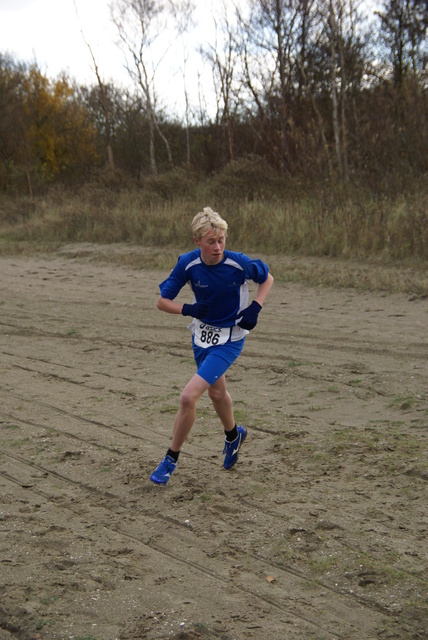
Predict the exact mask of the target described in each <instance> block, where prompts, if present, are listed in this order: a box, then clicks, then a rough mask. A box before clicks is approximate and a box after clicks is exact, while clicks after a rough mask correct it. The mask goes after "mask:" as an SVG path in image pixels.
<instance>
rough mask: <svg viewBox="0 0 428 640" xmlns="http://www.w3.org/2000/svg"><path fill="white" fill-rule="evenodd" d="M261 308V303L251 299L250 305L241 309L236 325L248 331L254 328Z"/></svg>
mask: <svg viewBox="0 0 428 640" xmlns="http://www.w3.org/2000/svg"><path fill="white" fill-rule="evenodd" d="M261 310H262V307H261V305H260V304H259V303H258V302H256V301H255V300H253V302H252V303H251V304H250V306H249V307H247V308H246V309H244V310H243V311H242V317H241V319H240V321H239V322H238V327H242V329H247V330H248V331H251V329H254V327H255V326H256V324H257V319H258V316H259V313H260V311H261Z"/></svg>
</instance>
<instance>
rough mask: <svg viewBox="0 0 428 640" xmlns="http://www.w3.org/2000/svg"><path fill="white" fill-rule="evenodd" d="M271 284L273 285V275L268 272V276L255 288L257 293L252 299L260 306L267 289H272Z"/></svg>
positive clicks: (267, 292) (264, 298) (267, 291)
mask: <svg viewBox="0 0 428 640" xmlns="http://www.w3.org/2000/svg"><path fill="white" fill-rule="evenodd" d="M272 285H273V276H272V274H270V273H268V277H267V278H266V280H265V281H264V282H262V284H259V287H258V289H257V295H256V297H255V298H254V300H255V301H256V302H258V303H259V305H260V306H261V307H262V306H263V303H264V301H265V300H266V298H267V297H268V294H269V291H270V290H271V289H272Z"/></svg>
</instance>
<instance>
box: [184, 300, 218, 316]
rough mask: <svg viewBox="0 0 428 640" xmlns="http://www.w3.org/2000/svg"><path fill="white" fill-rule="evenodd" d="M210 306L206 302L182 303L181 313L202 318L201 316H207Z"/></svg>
mask: <svg viewBox="0 0 428 640" xmlns="http://www.w3.org/2000/svg"><path fill="white" fill-rule="evenodd" d="M210 306H211V305H210V304H209V303H208V302H195V303H194V304H183V308H182V310H181V313H182V314H183V316H191V317H192V318H197V319H198V320H203V318H205V317H206V316H207V314H208V311H209V309H210Z"/></svg>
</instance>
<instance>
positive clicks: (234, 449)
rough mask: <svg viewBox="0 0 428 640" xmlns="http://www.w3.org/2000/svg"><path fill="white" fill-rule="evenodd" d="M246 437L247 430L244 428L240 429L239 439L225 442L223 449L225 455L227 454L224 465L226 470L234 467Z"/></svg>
mask: <svg viewBox="0 0 428 640" xmlns="http://www.w3.org/2000/svg"><path fill="white" fill-rule="evenodd" d="M246 437H247V430H246V429H245V428H244V427H238V437H237V438H235V440H233V441H232V442H228V441H227V440H225V443H224V449H223V453H225V454H226V457H225V459H224V465H223V466H224V468H225V469H230V468H231V467H233V465H234V464H235V462H236V461H237V460H238V451H239V449H240V447H241V444H242V443H243V442H244V440H245V438H246Z"/></svg>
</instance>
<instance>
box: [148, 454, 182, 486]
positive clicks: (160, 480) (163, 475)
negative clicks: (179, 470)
mask: <svg viewBox="0 0 428 640" xmlns="http://www.w3.org/2000/svg"><path fill="white" fill-rule="evenodd" d="M176 466H177V463H176V462H174V460H173V459H172V458H171V456H165V458H164V459H163V460H162V461H161V463H160V464H159V466H158V468H157V469H156V470H155V471H153V473H152V475H151V476H150V480H151V481H152V482H155V483H156V484H166V483H167V482H168V480H169V479H170V477H171V475H172V472H173V471H174V469H175V467H176Z"/></svg>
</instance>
